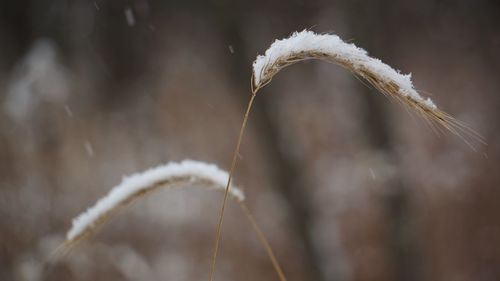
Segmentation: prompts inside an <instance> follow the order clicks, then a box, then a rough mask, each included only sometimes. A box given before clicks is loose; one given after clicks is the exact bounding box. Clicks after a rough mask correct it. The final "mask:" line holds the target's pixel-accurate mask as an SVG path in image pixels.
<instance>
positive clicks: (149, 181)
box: [66, 160, 245, 243]
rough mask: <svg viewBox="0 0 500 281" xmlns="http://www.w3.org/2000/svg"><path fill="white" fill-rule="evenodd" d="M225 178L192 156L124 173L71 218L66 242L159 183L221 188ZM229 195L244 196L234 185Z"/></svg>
mask: <svg viewBox="0 0 500 281" xmlns="http://www.w3.org/2000/svg"><path fill="white" fill-rule="evenodd" d="M227 180H228V173H227V172H226V171H223V170H221V169H219V168H218V167H217V166H216V165H214V164H207V163H204V162H199V161H193V160H184V161H182V162H180V163H177V162H170V163H168V164H166V165H161V166H158V167H156V168H152V169H149V170H147V171H144V172H142V173H137V174H134V175H131V176H128V177H125V178H124V179H123V180H122V182H121V183H120V184H119V185H117V186H115V187H114V188H113V189H112V190H111V191H110V192H109V193H108V194H107V195H106V196H104V197H102V198H101V199H99V200H98V201H97V202H96V203H95V205H94V206H92V207H90V208H89V209H87V211H85V212H83V213H82V214H80V215H79V216H78V217H76V218H75V219H73V224H72V227H71V229H70V230H69V231H68V233H67V235H66V238H67V243H74V242H77V241H79V240H81V239H82V238H84V237H85V236H86V235H87V234H89V233H91V232H92V231H93V230H94V229H95V228H96V227H98V226H100V225H102V224H103V223H104V222H105V221H106V219H107V218H108V217H109V215H110V214H111V213H112V212H114V211H116V210H118V209H120V208H122V207H124V206H126V205H128V204H129V203H131V202H132V201H133V200H135V199H137V198H140V197H142V196H143V195H145V194H147V193H150V192H153V191H155V190H157V189H158V188H160V187H167V188H168V187H182V186H187V185H193V184H196V185H202V186H206V187H208V188H212V189H215V190H222V191H224V190H225V188H226V183H227ZM229 195H230V196H231V197H232V198H234V199H235V200H237V201H240V202H241V201H244V200H245V195H244V194H243V192H242V191H241V190H240V189H238V188H236V187H231V188H230V190H229Z"/></svg>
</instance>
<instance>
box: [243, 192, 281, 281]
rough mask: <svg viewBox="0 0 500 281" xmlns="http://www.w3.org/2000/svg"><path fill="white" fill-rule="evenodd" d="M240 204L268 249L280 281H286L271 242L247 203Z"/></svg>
mask: <svg viewBox="0 0 500 281" xmlns="http://www.w3.org/2000/svg"><path fill="white" fill-rule="evenodd" d="M238 203H239V204H240V207H241V209H242V210H243V212H244V213H245V215H246V216H247V218H248V220H249V221H250V224H251V225H252V228H253V229H254V231H255V232H256V233H257V236H258V237H259V240H260V242H261V243H262V245H263V246H264V248H265V249H266V252H267V255H268V256H269V258H270V259H271V262H272V264H273V267H274V270H275V271H276V273H277V274H278V277H279V279H280V281H286V277H285V274H284V273H283V270H282V269H281V266H280V264H279V263H278V259H276V256H275V255H274V252H273V249H272V248H271V245H270V244H269V242H268V241H267V239H266V237H265V236H264V232H263V231H262V229H261V228H260V227H259V225H258V224H257V221H256V220H255V218H254V216H253V215H252V213H251V212H250V209H248V207H247V205H246V204H245V202H243V201H238Z"/></svg>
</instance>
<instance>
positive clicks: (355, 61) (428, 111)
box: [209, 30, 484, 281]
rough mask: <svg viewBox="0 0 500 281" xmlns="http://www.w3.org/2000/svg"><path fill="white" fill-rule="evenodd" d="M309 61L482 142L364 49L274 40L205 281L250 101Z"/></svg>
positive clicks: (307, 34)
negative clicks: (280, 74) (321, 63)
mask: <svg viewBox="0 0 500 281" xmlns="http://www.w3.org/2000/svg"><path fill="white" fill-rule="evenodd" d="M312 59H316V60H322V61H327V62H330V63H334V64H338V65H340V66H342V67H343V68H345V69H346V70H348V71H349V72H351V73H352V74H353V75H354V76H355V77H357V78H363V79H364V80H366V81H367V82H368V83H369V84H371V85H372V86H373V87H374V88H375V89H377V90H378V91H379V92H380V93H382V94H383V95H385V96H386V97H388V98H391V99H394V100H396V101H398V102H400V103H401V104H403V105H405V106H407V107H408V108H411V109H413V110H415V111H416V112H417V113H419V114H420V115H421V116H422V117H423V118H424V119H425V120H426V121H432V122H435V123H437V124H438V125H440V126H442V127H443V128H445V129H447V130H448V131H450V132H451V133H453V134H455V135H457V136H458V137H459V138H461V139H462V140H463V141H464V142H465V143H466V144H468V145H469V146H470V147H471V148H472V149H473V150H475V148H474V146H473V145H472V144H471V142H470V141H469V140H468V139H467V138H468V137H469V138H472V139H474V140H477V141H480V142H482V143H484V141H483V140H482V137H481V136H480V135H479V134H477V133H476V132H475V131H474V130H472V129H471V128H469V127H468V126H466V125H465V124H464V123H462V122H460V121H458V120H456V119H455V118H453V117H452V116H450V115H449V114H447V113H445V112H444V111H441V110H440V109H439V108H438V107H437V106H436V105H435V104H434V102H433V101H432V100H431V99H430V98H423V97H422V96H421V95H420V94H419V93H418V92H417V91H416V90H415V88H414V87H413V83H412V81H411V75H410V74H408V75H404V74H401V73H400V72H399V71H398V70H395V69H393V68H392V67H390V66H389V65H387V64H385V63H383V62H382V61H380V60H379V59H376V58H373V57H370V56H368V53H367V52H366V51H365V50H363V49H361V48H358V47H356V46H355V45H354V44H349V43H346V42H344V41H343V40H342V39H340V37H338V36H337V35H333V34H316V33H314V32H312V31H308V30H304V31H301V32H295V33H293V34H292V35H291V36H290V37H288V38H285V39H282V40H276V41H275V42H274V43H273V44H271V46H270V47H269V48H268V49H267V50H266V52H265V54H264V55H263V56H258V57H257V59H256V60H255V61H254V62H253V72H252V76H251V85H250V88H251V92H252V96H251V99H250V102H249V103H248V106H247V109H246V113H245V117H244V119H243V123H242V126H241V129H240V134H239V136H238V140H237V144H236V148H235V151H234V154H233V161H232V164H231V170H230V173H229V180H228V182H227V186H226V191H225V194H224V199H223V201H222V206H221V212H220V215H219V223H218V225H217V230H216V237H215V246H214V254H213V258H212V266H211V268H210V273H209V281H213V280H214V272H215V266H216V262H217V252H218V249H219V241H220V237H221V229H222V223H223V217H224V208H225V205H226V201H227V194H228V193H229V192H230V183H231V179H232V176H233V173H234V170H235V168H236V164H237V155H239V150H240V144H241V140H242V138H243V134H244V130H245V127H246V123H247V121H248V116H249V114H250V110H251V107H252V104H253V101H254V98H255V96H256V95H257V92H258V91H259V90H260V89H262V88H263V87H264V86H266V85H267V84H269V83H270V82H271V81H272V78H273V77H274V75H276V74H277V73H278V72H279V71H280V70H282V69H284V68H286V67H288V66H290V65H293V64H295V63H298V62H301V61H305V60H312ZM432 122H429V123H430V124H431V128H433V129H434V127H432Z"/></svg>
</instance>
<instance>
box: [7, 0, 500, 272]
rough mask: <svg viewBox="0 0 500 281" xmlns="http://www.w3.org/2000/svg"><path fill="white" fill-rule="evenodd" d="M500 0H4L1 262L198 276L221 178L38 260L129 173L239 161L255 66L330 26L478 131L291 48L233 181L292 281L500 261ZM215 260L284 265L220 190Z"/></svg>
mask: <svg viewBox="0 0 500 281" xmlns="http://www.w3.org/2000/svg"><path fill="white" fill-rule="evenodd" d="M499 6H500V5H498V1H483V0H478V1H472V0H469V1H414V0H411V1H410V0H401V1H395V0H372V1H360V0H350V1H348V0H339V1H326V0H325V1H306V0H293V1H262V0H254V1H229V0H210V1H191V0H183V1H160V0H129V1H118V0H115V1H111V0H110V1H103V0H98V1H90V0H75V1H64V0H52V1H48V0H31V1H29V0H22V1H21V0H20V1H2V2H1V4H0V128H1V129H0V280H3V281H11V280H20V281H21V280H27V281H28V280H30V281H31V280H33V281H39V280H53V281H58V280H78V281H84V280H106V281H107V280H144V281H149V280H177V281H182V280H206V279H207V275H208V270H209V262H210V257H211V251H212V247H213V238H214V231H215V225H216V222H217V214H218V210H219V206H220V201H221V199H222V194H220V193H217V192H210V191H206V190H204V189H199V188H198V189H197V188H195V187H187V188H185V189H178V190H165V191H162V192H158V193H156V194H154V195H152V196H149V197H147V198H145V199H143V200H141V201H140V202H137V203H135V204H134V205H133V206H131V207H130V208H128V209H127V210H125V211H123V212H121V213H120V214H119V215H117V216H115V217H114V218H113V219H112V220H111V221H110V222H109V223H108V224H107V225H105V226H104V227H103V228H102V229H100V231H99V233H98V234H96V235H95V236H94V237H92V238H91V239H90V240H88V241H86V242H84V243H83V244H81V245H80V246H79V247H77V248H76V249H74V250H73V251H72V252H71V253H70V254H69V255H68V256H66V257H65V258H64V259H62V260H60V261H59V262H58V263H56V264H53V265H50V266H48V265H47V264H46V263H45V259H46V257H47V256H48V255H49V254H50V253H51V252H52V251H53V250H54V249H55V248H56V247H57V245H58V244H59V243H61V242H62V241H63V240H64V235H65V232H66V231H67V230H68V228H69V227H70V224H71V219H72V218H73V217H74V216H76V215H77V214H79V213H80V212H81V211H83V210H84V209H85V208H86V207H87V206H90V205H91V204H93V203H94V202H95V201H96V200H97V199H98V198H99V197H101V196H103V195H104V194H105V193H106V192H107V191H108V190H109V189H110V188H111V187H113V186H114V185H116V184H118V183H119V182H120V180H121V178H122V176H123V175H126V174H130V173H133V172H138V171H142V170H144V169H147V168H149V167H152V166H156V165H158V164H161V163H165V162H168V161H178V160H182V159H185V158H191V159H196V160H202V161H207V162H213V163H216V164H218V165H219V166H220V167H222V168H224V169H228V168H229V164H230V159H231V154H232V152H233V147H234V144H235V142H236V137H237V133H238V130H239V125H240V122H241V120H242V115H243V111H244V107H245V105H246V103H247V101H248V99H249V97H250V87H249V82H250V73H251V64H252V62H253V60H254V59H255V57H256V55H257V54H261V53H263V52H264V51H265V49H266V48H267V47H268V46H269V45H270V44H271V43H272V42H273V40H274V39H277V38H283V37H286V36H288V35H290V34H291V32H293V31H296V30H303V29H305V28H307V29H311V30H314V31H317V32H334V33H336V34H338V35H339V36H341V37H342V38H344V39H345V40H347V41H349V42H354V43H356V44H357V45H358V46H361V47H363V48H365V49H367V50H368V51H369V52H370V54H372V55H373V56H375V57H378V58H381V59H382V60H383V61H384V62H386V63H388V64H389V65H391V66H394V67H395V68H397V69H401V71H402V72H404V73H409V72H411V73H412V74H413V81H414V84H415V85H416V87H417V88H418V90H420V91H421V92H422V93H423V94H424V95H426V96H430V97H432V99H433V100H434V101H435V102H436V103H437V104H438V105H439V106H440V107H441V108H442V109H444V110H445V111H447V112H449V113H451V114H452V115H453V116H455V117H456V118H458V119H459V120H461V121H464V122H465V123H467V124H468V125H469V126H470V127H471V128H473V129H474V130H476V131H477V132H478V133H480V134H481V135H482V136H483V137H484V139H485V141H486V142H487V145H482V144H480V143H478V142H477V141H474V140H473V144H474V146H475V150H474V149H471V148H470V147H469V146H468V145H467V144H466V143H464V141H462V140H461V139H460V138H458V137H456V136H453V135H451V134H449V133H439V132H434V131H433V130H432V129H431V128H430V127H428V126H426V124H425V122H423V121H422V120H421V119H420V118H419V117H418V116H416V115H415V114H408V113H407V112H406V111H405V110H404V109H402V108H400V107H399V105H398V104H394V103H391V102H389V101H387V100H386V99H385V98H384V97H383V96H382V95H380V94H378V93H376V91H374V90H373V89H370V88H368V87H366V86H365V85H363V84H362V83H360V82H359V81H358V80H357V79H355V78H354V77H352V76H351V75H350V74H349V73H347V72H346V71H345V70H343V69H341V68H340V67H338V66H334V65H330V64H327V63H322V62H306V63H301V64H300V65H295V66H293V67H290V68H288V69H287V70H285V71H283V72H281V73H280V74H278V75H277V76H276V77H275V79H274V80H273V83H271V84H270V85H269V86H267V87H266V88H264V89H263V90H262V91H261V92H260V93H259V96H258V98H257V101H256V105H255V110H254V111H253V112H252V115H251V118H250V122H249V128H248V131H247V134H246V136H245V139H244V141H243V146H242V151H241V162H240V165H239V169H238V172H237V175H236V178H235V182H236V183H237V184H238V185H240V186H242V187H243V188H244V189H245V191H246V194H247V198H248V204H249V205H250V208H251V209H252V210H253V211H254V213H255V216H256V218H257V220H258V222H259V223H260V224H261V225H262V227H263V229H264V231H265V233H266V235H267V236H268V238H269V239H270V242H271V245H272V246H273V247H274V249H275V251H276V254H277V257H278V260H279V261H280V262H281V263H282V266H283V267H284V270H285V273H286V274H287V276H288V279H289V280H290V281H299V280H315V281H330V280H335V281H355V280H356V281H357V280H359V281H361V280H363V281H364V280H410V281H417V280H455V281H466V280H471V281H472V280H475V281H490V280H491V281H493V280H500V216H499V214H500V186H499V184H500V170H499V167H500V122H499V121H500V95H499V89H500V79H498V78H499V74H500V69H499V68H500V53H499V50H500V18H499V12H500V7H499ZM222 242H223V244H222V248H221V255H220V260H219V263H218V268H217V273H216V280H278V279H277V277H276V275H275V273H274V271H273V268H272V266H271V263H270V262H269V260H268V258H267V256H266V254H265V251H264V250H263V249H262V247H261V246H260V244H259V243H258V240H257V237H256V236H255V234H254V233H253V232H252V231H251V228H250V226H249V224H248V222H247V221H246V219H245V217H244V216H243V213H242V212H241V210H240V209H239V208H238V207H237V206H235V204H232V203H230V205H229V209H228V211H227V213H226V220H225V225H224V232H223V241H222Z"/></svg>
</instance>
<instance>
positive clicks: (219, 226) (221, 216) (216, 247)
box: [208, 91, 256, 281]
mask: <svg viewBox="0 0 500 281" xmlns="http://www.w3.org/2000/svg"><path fill="white" fill-rule="evenodd" d="M255 96H256V93H255V92H254V91H252V96H251V98H250V101H249V102H248V106H247V110H246V112H245V116H244V118H243V123H242V124H241V128H240V133H239V136H238V141H237V143H236V148H235V149H234V153H233V160H232V163H231V169H230V170H229V178H228V180H227V185H226V191H225V192H224V199H222V206H221V208H220V213H219V222H218V224H217V230H216V234H215V243H214V244H215V245H214V252H213V256H212V265H211V266H210V273H209V275H208V280H209V281H213V280H214V273H215V266H216V265H217V254H218V252H219V244H220V238H221V233H222V224H223V222H224V211H225V209H226V202H227V197H228V194H229V189H230V188H231V180H232V179H233V174H234V171H235V169H236V164H237V162H238V161H237V160H238V155H239V154H240V146H241V141H242V139H243V134H244V133H245V128H246V125H247V121H248V116H249V115H250V110H251V109H252V104H253V101H254V99H255Z"/></svg>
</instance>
